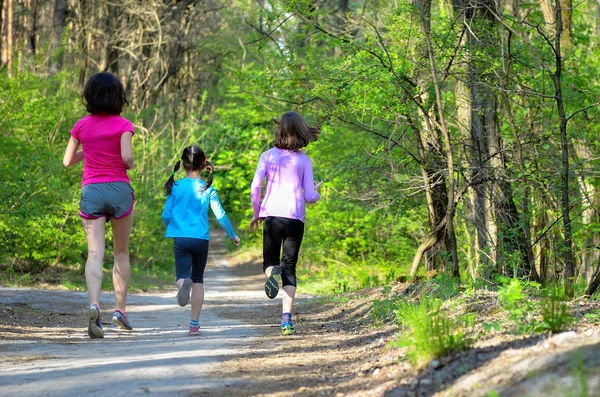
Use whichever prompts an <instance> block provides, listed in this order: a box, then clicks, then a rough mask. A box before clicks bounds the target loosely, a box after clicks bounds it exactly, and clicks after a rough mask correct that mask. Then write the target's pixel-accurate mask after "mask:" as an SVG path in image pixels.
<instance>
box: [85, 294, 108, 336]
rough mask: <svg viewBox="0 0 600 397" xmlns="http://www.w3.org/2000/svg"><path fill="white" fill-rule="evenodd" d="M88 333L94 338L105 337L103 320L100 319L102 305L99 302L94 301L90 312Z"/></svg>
mask: <svg viewBox="0 0 600 397" xmlns="http://www.w3.org/2000/svg"><path fill="white" fill-rule="evenodd" d="M88 335H89V336H90V338H92V339H95V338H104V330H103V329H102V320H101V319H100V306H98V304H97V303H92V306H90V311H89V312H88Z"/></svg>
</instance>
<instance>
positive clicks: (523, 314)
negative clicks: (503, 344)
mask: <svg viewBox="0 0 600 397" xmlns="http://www.w3.org/2000/svg"><path fill="white" fill-rule="evenodd" d="M524 286H527V287H528V288H529V289H530V293H527V292H526V291H525V288H524ZM531 292H535V294H534V293H531ZM534 295H537V296H535V297H534ZM498 297H499V298H500V305H501V306H502V308H504V309H505V310H507V311H508V313H509V319H510V320H511V321H512V322H513V325H514V329H515V332H516V333H517V334H524V335H529V334H533V333H537V332H553V333H557V332H562V331H564V330H565V329H566V328H567V327H568V326H569V325H570V324H571V323H572V322H573V317H572V316H571V315H570V314H569V313H568V306H567V302H566V296H565V294H564V291H563V290H561V289H559V288H557V287H554V288H552V287H550V288H549V289H548V290H543V291H540V290H539V286H538V285H536V284H535V283H524V282H522V281H520V280H519V279H516V278H513V279H505V284H504V285H503V286H501V287H500V288H499V289H498ZM532 297H534V299H532ZM540 317H541V319H540Z"/></svg>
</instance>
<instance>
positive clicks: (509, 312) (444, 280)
mask: <svg viewBox="0 0 600 397" xmlns="http://www.w3.org/2000/svg"><path fill="white" fill-rule="evenodd" d="M496 281H497V284H494V283H489V284H487V285H486V286H482V285H481V284H478V285H475V284H473V285H467V286H463V285H461V284H459V283H458V282H456V281H455V280H454V279H452V278H450V277H448V276H447V275H444V274H440V275H437V276H435V277H434V278H432V279H430V280H426V281H421V282H417V283H413V284H407V285H404V288H403V289H401V292H393V291H394V289H393V288H392V287H391V286H389V285H388V286H385V287H383V289H382V294H383V298H381V299H376V300H374V301H373V304H372V307H371V310H370V312H369V316H370V320H371V322H372V324H373V325H374V326H381V325H384V324H396V325H398V326H399V327H400V332H399V334H398V336H397V339H396V341H395V342H393V345H394V346H397V347H403V348H405V349H406V351H407V358H409V359H410V360H411V361H412V362H413V363H414V364H416V365H418V366H420V365H422V364H423V363H425V362H427V361H430V360H433V359H436V358H440V357H443V356H446V355H449V354H452V353H454V352H457V351H460V350H464V349H467V348H469V347H470V346H471V345H472V344H473V343H474V342H475V341H476V340H477V339H478V338H482V337H484V336H485V335H487V334H489V333H491V332H505V333H512V334H517V335H532V334H539V333H547V332H549V333H558V332H562V331H564V330H566V329H568V328H569V327H570V326H571V325H572V324H573V322H574V321H575V319H574V317H573V316H572V315H571V314H570V312H569V305H568V299H567V297H566V295H565V292H564V288H561V287H559V286H556V285H551V286H548V287H546V288H542V287H541V286H540V285H539V284H536V283H532V282H525V281H522V280H519V279H517V278H498V279H497V280H496ZM398 288H400V287H398ZM398 288H396V290H397V289H398ZM477 291H482V292H483V291H485V293H486V294H493V293H494V292H496V294H497V298H498V299H497V302H494V300H487V301H485V302H484V301H480V300H478V299H477V298H476V296H477V295H476V294H477ZM466 303H468V304H466ZM490 304H491V306H490ZM496 304H497V307H498V309H494V306H495V305H496ZM486 305H487V306H486ZM473 306H475V307H479V309H475V310H474V311H475V312H479V311H481V310H484V309H486V307H487V309H486V310H490V311H491V312H493V313H499V314H505V316H500V318H497V317H495V318H494V319H493V321H491V320H490V323H487V322H485V321H484V320H486V318H479V319H478V317H477V314H476V313H469V312H470V311H473V310H472V309H470V308H472V307H473ZM498 310H500V311H498ZM588 317H590V320H591V321H594V320H595V318H592V316H588ZM599 317H600V316H599ZM477 320H480V323H481V327H480V330H479V332H476V330H475V328H476V324H477V323H476V321H477Z"/></svg>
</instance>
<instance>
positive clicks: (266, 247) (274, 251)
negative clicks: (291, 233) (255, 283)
mask: <svg viewBox="0 0 600 397" xmlns="http://www.w3.org/2000/svg"><path fill="white" fill-rule="evenodd" d="M284 232H285V225H284V218H279V217H274V216H268V217H267V218H266V219H265V220H264V222H263V273H264V274H265V276H266V277H270V276H271V272H272V271H273V266H278V265H279V263H280V254H281V243H282V241H283V238H284Z"/></svg>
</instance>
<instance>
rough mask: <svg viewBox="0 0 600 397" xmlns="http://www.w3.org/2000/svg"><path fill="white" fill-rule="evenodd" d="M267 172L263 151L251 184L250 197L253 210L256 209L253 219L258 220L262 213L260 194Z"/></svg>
mask: <svg viewBox="0 0 600 397" xmlns="http://www.w3.org/2000/svg"><path fill="white" fill-rule="evenodd" d="M266 173H267V162H266V161H265V153H263V154H261V155H260V158H259V159H258V165H257V166H256V171H255V172H254V179H252V184H251V185H250V198H251V200H252V210H253V211H254V217H253V218H252V221H255V220H257V219H258V217H259V214H260V196H261V193H262V186H263V181H264V179H265V175H266Z"/></svg>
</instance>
